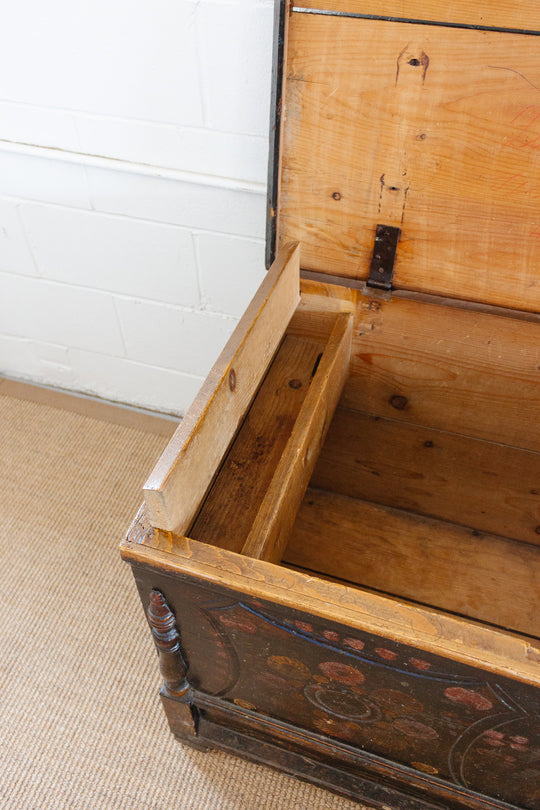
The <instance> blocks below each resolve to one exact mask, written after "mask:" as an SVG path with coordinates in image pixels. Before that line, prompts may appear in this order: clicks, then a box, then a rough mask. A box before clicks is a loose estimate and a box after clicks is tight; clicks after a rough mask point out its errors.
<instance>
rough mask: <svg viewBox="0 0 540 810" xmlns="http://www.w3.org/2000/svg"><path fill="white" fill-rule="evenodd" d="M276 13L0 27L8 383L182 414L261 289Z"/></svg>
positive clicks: (58, 17) (181, 9) (161, 12)
mask: <svg viewBox="0 0 540 810" xmlns="http://www.w3.org/2000/svg"><path fill="white" fill-rule="evenodd" d="M272 33H273V2H272V0H130V2H127V1H126V0H113V2H112V3H111V2H110V0H92V2H91V3H90V2H83V3H73V2H72V0H56V2H55V3H53V4H52V5H51V4H43V3H41V2H38V0H27V1H26V2H24V3H18V4H11V5H10V11H9V15H8V18H7V24H6V25H3V26H2V27H1V28H0V374H4V375H7V376H11V377H15V378H19V379H26V380H30V381H34V382H38V383H42V384H46V385H52V386H59V387H62V388H65V389H70V390H73V391H79V392H84V393H89V394H93V395H97V396H100V397H104V398H107V399H111V400H114V401H118V402H123V403H128V404H131V405H136V406H140V407H146V408H151V409H154V410H159V411H163V412H169V413H174V414H179V415H181V414H183V413H184V412H185V410H186V408H187V407H188V405H189V403H190V401H191V400H192V398H193V396H194V395H195V393H196V391H197V390H198V388H199V386H200V384H201V382H202V380H203V378H204V376H205V375H206V373H207V372H208V370H209V368H210V366H211V365H212V362H213V361H214V360H215V358H216V357H217V355H218V354H219V351H220V350H221V348H222V346H223V345H224V343H225V341H226V339H227V338H228V336H229V335H230V333H231V332H232V330H233V328H234V326H235V324H236V322H237V320H238V317H239V315H240V314H241V312H242V310H243V309H244V308H245V306H246V305H247V302H248V301H249V299H250V298H251V296H252V294H253V292H254V290H255V289H256V287H257V286H258V284H259V283H260V281H261V279H262V278H263V276H264V229H265V196H266V172H267V154H268V118H269V104H270V101H269V99H270V77H271V52H272Z"/></svg>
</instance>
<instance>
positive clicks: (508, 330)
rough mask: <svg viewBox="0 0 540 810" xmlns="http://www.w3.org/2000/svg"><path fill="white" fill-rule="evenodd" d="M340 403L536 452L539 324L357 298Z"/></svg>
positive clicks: (539, 407) (411, 303) (539, 439)
mask: <svg viewBox="0 0 540 810" xmlns="http://www.w3.org/2000/svg"><path fill="white" fill-rule="evenodd" d="M343 404H345V405H347V406H349V407H352V408H356V409H358V410H362V411H366V412H368V413H372V414H375V415H377V416H387V417H389V418H393V419H398V420H400V421H404V422H412V423H415V424H418V425H426V426H429V427H434V428H438V429H443V430H444V429H446V430H451V431H453V432H456V433H463V434H466V435H469V436H476V437H477V438H483V439H489V440H493V441H498V442H502V443H505V444H510V445H514V446H517V447H523V448H525V449H529V450H536V451H540V324H538V323H529V322H527V321H521V320H517V319H513V318H507V317H501V316H498V315H489V314H485V313H479V312H469V311H466V310H463V309H458V308H455V307H452V308H450V307H445V306H434V305H430V304H426V303H418V302H415V301H404V300H399V299H398V298H395V297H394V298H393V299H392V301H373V300H370V299H369V298H363V297H361V296H359V298H358V306H357V310H356V321H355V329H354V335H353V350H352V359H351V374H350V377H349V380H348V381H347V385H346V387H345V391H344V395H343Z"/></svg>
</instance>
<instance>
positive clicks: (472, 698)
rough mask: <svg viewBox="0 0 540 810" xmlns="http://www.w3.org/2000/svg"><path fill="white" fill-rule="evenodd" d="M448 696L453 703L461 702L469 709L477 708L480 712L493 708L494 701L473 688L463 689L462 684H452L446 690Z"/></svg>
mask: <svg viewBox="0 0 540 810" xmlns="http://www.w3.org/2000/svg"><path fill="white" fill-rule="evenodd" d="M444 694H445V695H446V697H447V698H448V699H449V700H451V701H452V702H453V703H461V704H462V705H463V706H467V707H468V708H469V709H476V711H478V712H487V711H489V710H490V709H492V708H493V703H492V702H491V701H490V700H488V699H487V698H486V697H484V696H483V695H481V694H480V693H479V692H474V691H473V690H472V689H463V687H462V686H450V687H449V688H448V689H445V690H444Z"/></svg>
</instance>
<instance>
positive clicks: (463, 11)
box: [293, 0, 540, 30]
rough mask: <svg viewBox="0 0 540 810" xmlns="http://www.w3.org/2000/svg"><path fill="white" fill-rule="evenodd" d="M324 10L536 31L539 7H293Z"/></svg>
mask: <svg viewBox="0 0 540 810" xmlns="http://www.w3.org/2000/svg"><path fill="white" fill-rule="evenodd" d="M294 7H297V8H298V7H299V8H310V9H325V10H331V11H340V12H344V13H346V14H367V15H369V14H374V15H377V16H382V17H400V18H403V19H406V20H410V19H411V18H413V19H417V20H431V21H440V22H446V23H455V24H457V25H479V26H495V27H499V28H519V29H526V30H531V29H534V30H538V29H540V8H539V7H538V3H537V2H535V0H490V2H489V3H477V2H473V0H453V2H452V3H448V2H444V0H415V1H414V3H413V4H411V2H410V0H302V2H298V3H293V8H294Z"/></svg>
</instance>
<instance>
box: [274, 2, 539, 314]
mask: <svg viewBox="0 0 540 810" xmlns="http://www.w3.org/2000/svg"><path fill="white" fill-rule="evenodd" d="M405 9H406V11H405ZM411 18H413V19H411ZM274 88H275V93H274V103H273V106H274V115H273V122H272V135H271V138H272V143H271V165H270V173H269V174H270V191H269V217H268V224H269V228H268V258H269V260H270V259H271V258H272V256H273V254H274V253H275V250H276V247H277V246H279V245H282V244H285V243H286V242H290V241H299V242H301V244H302V256H301V259H302V268H303V269H304V270H309V271H315V272H318V273H322V274H326V275H327V274H330V275H332V276H336V277H338V278H337V279H336V281H337V280H338V279H339V280H341V281H342V282H343V279H344V278H345V279H349V280H353V282H354V281H361V280H364V281H366V280H368V278H369V276H370V272H373V271H372V259H373V256H374V255H375V253H374V245H375V237H376V231H377V225H384V226H390V228H387V229H386V232H385V233H386V235H387V236H389V238H390V242H391V241H392V236H394V238H397V236H399V243H398V245H397V250H396V255H395V262H394V263H393V279H392V280H391V284H392V286H393V288H395V289H404V290H413V291H420V292H424V293H431V294H435V295H440V296H447V297H450V298H458V299H464V300H469V301H476V302H484V303H487V304H492V305H497V306H504V307H510V308H513V309H518V310H525V311H529V312H539V311H540V4H538V3H536V2H535V1H534V0H522V1H521V2H506V1H503V0H499V1H496V0H493V1H492V2H490V3H488V4H486V3H483V4H471V3H470V2H465V0H457V2H454V3H445V2H442V0H416V1H415V3H414V4H411V3H407V4H406V3H405V2H404V0H320V2H317V0H303V2H302V5H294V4H293V3H292V2H289V0H287V2H285V0H282V2H281V3H278V22H277V31H276V43H275V76H274ZM393 229H399V232H398V231H394V230H393ZM378 236H379V238H380V236H381V231H379V234H378ZM383 236H385V234H384V233H383ZM383 241H384V240H383ZM382 247H383V249H386V250H388V252H389V255H390V256H391V254H392V246H391V244H390V245H387V244H383V245H382ZM376 269H377V268H375V270H376ZM380 272H381V271H380ZM385 272H386V274H387V270H386V271H385ZM347 283H351V282H350V281H349V282H347Z"/></svg>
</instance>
